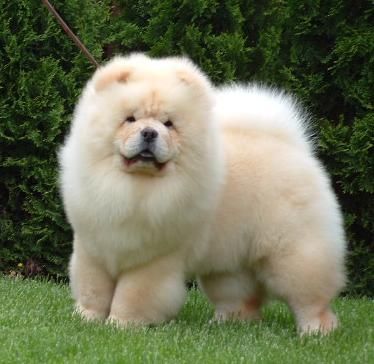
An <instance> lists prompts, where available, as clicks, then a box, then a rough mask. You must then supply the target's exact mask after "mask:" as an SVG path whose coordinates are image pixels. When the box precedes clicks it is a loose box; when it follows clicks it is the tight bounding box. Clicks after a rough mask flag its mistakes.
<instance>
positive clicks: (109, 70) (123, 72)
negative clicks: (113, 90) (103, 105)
mask: <svg viewBox="0 0 374 364" xmlns="http://www.w3.org/2000/svg"><path fill="white" fill-rule="evenodd" d="M130 74H131V69H130V66H129V65H126V63H125V62H123V60H122V59H120V58H117V59H114V60H113V61H111V62H109V63H108V64H106V65H105V66H104V67H101V68H99V69H98V70H97V71H96V74H95V75H94V77H93V83H94V87H95V90H96V91H102V90H104V89H105V88H107V87H108V86H109V85H111V84H113V83H114V82H123V83H125V82H127V80H128V78H129V77H130Z"/></svg>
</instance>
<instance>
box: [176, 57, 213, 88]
mask: <svg viewBox="0 0 374 364" xmlns="http://www.w3.org/2000/svg"><path fill="white" fill-rule="evenodd" d="M177 77H178V79H179V80H180V81H181V82H182V83H183V84H184V85H186V86H189V87H192V88H194V89H200V90H201V89H203V90H206V89H209V88H210V87H211V85H210V81H209V80H208V78H207V77H206V76H205V75H204V74H203V72H202V71H200V70H199V68H198V67H196V66H195V65H194V64H193V63H192V62H191V61H190V60H188V59H183V65H182V66H181V67H179V68H178V69H177Z"/></svg>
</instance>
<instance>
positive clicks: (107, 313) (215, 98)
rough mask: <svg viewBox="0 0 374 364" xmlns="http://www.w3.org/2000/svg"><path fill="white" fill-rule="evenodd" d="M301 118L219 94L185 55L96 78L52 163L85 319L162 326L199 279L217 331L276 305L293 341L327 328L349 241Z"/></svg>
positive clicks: (117, 66) (134, 60)
mask: <svg viewBox="0 0 374 364" xmlns="http://www.w3.org/2000/svg"><path fill="white" fill-rule="evenodd" d="M305 119H306V117H305V116H304V115H303V113H302V112H301V111H300V110H299V108H298V107H297V105H296V104H295V102H294V101H293V99H292V98H290V97H289V96H286V95H284V94H282V93H279V92H276V91H273V90H269V89H266V88H263V87H258V86H247V87H242V86H230V87H225V88H222V89H219V90H216V89H214V88H213V87H212V86H211V84H210V82H209V80H208V79H207V78H206V77H205V75H204V74H202V72H201V71H200V70H199V69H198V68H197V67H196V66H194V65H193V64H192V63H191V62H190V61H188V60H186V59H183V58H165V59H151V58H148V57H146V56H144V55H140V54H135V55H131V56H129V57H117V58H115V59H113V60H112V61H110V62H109V63H108V64H106V65H105V66H103V67H101V68H100V69H99V70H98V71H96V73H95V74H94V75H93V77H92V79H91V80H90V81H89V82H88V84H87V86H86V87H85V89H84V91H83V94H82V96H81V98H80V101H79V103H78V105H77V107H76V110H75V115H74V120H73V123H72V127H71V131H70V134H69V136H68V138H67V140H66V143H65V145H64V146H63V148H62V150H61V153H60V165H61V186H62V195H63V200H64V205H65V210H66V213H67V216H68V219H69V221H70V223H71V225H72V227H73V230H74V252H73V255H72V258H71V263H70V278H71V286H72V291H73V295H74V298H75V300H76V305H77V310H78V311H79V312H80V313H81V315H82V316H83V317H85V318H87V319H107V320H109V321H114V322H116V323H117V324H120V325H125V326H126V325H129V324H130V325H133V324H151V323H152V324H153V323H160V322H163V321H165V320H168V319H170V318H171V317H173V316H175V315H176V314H177V313H178V311H179V309H180V308H181V306H182V304H183V302H184V300H185V294H186V292H185V285H184V281H185V279H186V277H188V276H191V275H197V276H198V277H199V283H200V286H201V288H202V290H203V291H204V292H205V293H206V294H207V296H208V297H209V299H210V300H211V302H212V303H213V304H214V305H215V307H216V314H215V316H216V318H217V319H219V320H226V319H249V320H250V319H257V318H259V317H260V309H261V305H262V304H263V303H264V301H265V299H266V297H268V296H269V295H271V296H275V297H277V298H279V299H282V300H284V301H285V302H286V303H287V304H288V306H289V307H290V309H291V310H292V311H293V313H294V314H295V317H296V321H297V325H298V328H299V331H300V333H307V332H312V331H321V332H328V331H330V330H332V329H334V328H335V327H336V326H337V319H336V317H335V315H334V314H333V313H332V311H331V310H330V308H329V304H330V301H331V300H332V298H334V297H335V296H336V294H337V293H338V292H339V291H340V290H341V288H342V287H343V285H344V281H345V269H344V255H345V237H344V232H343V229H342V218H341V214H340V211H339V206H338V204H337V202H336V199H335V196H334V193H333V191H332V189H331V186H330V182H329V179H328V177H327V175H326V173H325V171H324V169H323V167H322V166H321V164H320V163H319V161H318V160H317V159H316V158H315V156H314V154H313V147H312V143H311V142H310V139H309V138H308V136H307V135H306V126H305V123H306V120H305Z"/></svg>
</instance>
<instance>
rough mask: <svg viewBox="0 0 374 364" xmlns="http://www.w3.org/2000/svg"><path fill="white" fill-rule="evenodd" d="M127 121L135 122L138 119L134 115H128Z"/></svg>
mask: <svg viewBox="0 0 374 364" xmlns="http://www.w3.org/2000/svg"><path fill="white" fill-rule="evenodd" d="M126 121H127V122H128V123H133V122H135V121H136V119H135V118H134V117H133V116H128V117H127V118H126Z"/></svg>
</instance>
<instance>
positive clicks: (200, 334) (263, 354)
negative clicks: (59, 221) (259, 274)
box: [0, 277, 374, 364]
mask: <svg viewBox="0 0 374 364" xmlns="http://www.w3.org/2000/svg"><path fill="white" fill-rule="evenodd" d="M72 308H73V302H72V299H71V298H70V293H69V288H68V287H67V286H65V285H57V284H54V283H51V282H42V281H31V280H21V279H10V278H1V277H0V363H10V364H11V363H79V364H83V363H90V364H91V363H194V364H198V363H256V364H257V363H316V364H317V363H318V364H319V363H350V364H352V363H374V337H373V328H374V302H373V301H372V300H369V299H339V300H337V301H336V302H335V303H334V309H335V311H336V312H337V313H338V315H339V317H340V320H341V323H342V327H341V328H340V329H338V330H337V331H336V332H334V333H333V334H331V335H329V336H327V337H320V336H312V337H307V338H299V337H298V336H297V334H296V330H295V326H294V322H293V319H292V317H291V315H290V313H289V311H288V309H287V308H286V307H285V305H282V304H279V303H275V304H271V305H270V306H268V307H267V308H266V309H265V310H264V320H263V321H262V322H260V323H256V324H250V323H226V324H216V323H214V324H210V323H209V320H210V318H211V317H212V313H213V310H212V307H210V305H209V304H208V303H207V301H206V299H205V298H204V297H203V296H202V295H201V294H200V293H199V292H198V291H195V290H192V291H191V292H190V294H189V297H188V301H187V303H186V305H185V306H184V308H183V310H182V312H181V313H180V315H179V316H178V318H177V319H176V320H175V321H173V322H171V323H169V324H165V325H162V326H159V327H152V328H141V329H127V330H124V329H116V328H114V327H111V326H108V325H103V324H97V323H86V322H83V321H82V320H80V319H79V318H78V317H76V316H73V315H72Z"/></svg>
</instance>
